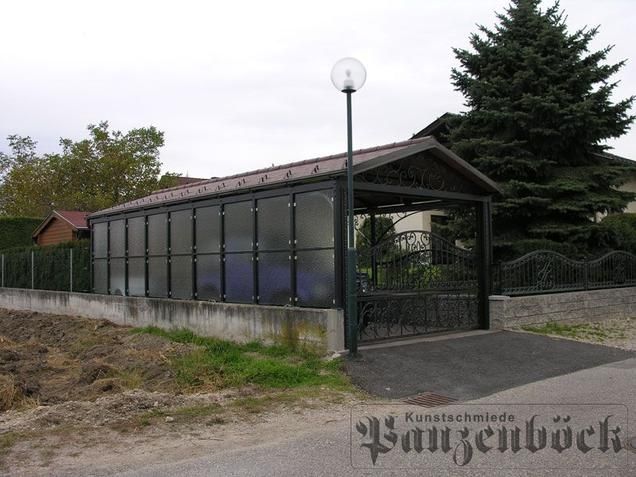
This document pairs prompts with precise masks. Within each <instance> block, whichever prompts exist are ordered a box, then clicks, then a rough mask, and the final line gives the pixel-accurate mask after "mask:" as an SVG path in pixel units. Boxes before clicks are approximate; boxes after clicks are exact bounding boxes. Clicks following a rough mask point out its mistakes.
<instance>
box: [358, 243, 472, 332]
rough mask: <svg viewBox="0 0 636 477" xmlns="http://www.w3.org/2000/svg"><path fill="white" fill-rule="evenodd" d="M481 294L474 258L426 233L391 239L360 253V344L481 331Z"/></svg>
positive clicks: (464, 250)
mask: <svg viewBox="0 0 636 477" xmlns="http://www.w3.org/2000/svg"><path fill="white" fill-rule="evenodd" d="M477 292H478V285H477V265H476V259H475V256H474V254H473V252H471V251H469V250H466V249H463V248H460V247H457V246H455V245H454V244H453V243H451V242H449V241H447V240H445V239H444V238H442V237H440V236H438V235H435V234H433V233H431V232H427V231H408V232H401V233H397V234H391V235H390V236H388V237H386V238H384V239H382V240H381V241H380V242H379V243H378V244H376V245H374V246H371V247H365V248H362V250H359V255H358V329H359V339H360V341H370V340H379V339H386V338H397V337H404V336H411V335H419V334H424V333H432V332H437V331H447V330H464V329H474V328H477V327H478V326H479V319H478V293H477Z"/></svg>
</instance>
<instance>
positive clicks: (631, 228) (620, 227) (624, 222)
mask: <svg viewBox="0 0 636 477" xmlns="http://www.w3.org/2000/svg"><path fill="white" fill-rule="evenodd" d="M595 239H596V241H597V243H598V244H599V246H600V248H602V249H603V251H606V250H625V251H626V252H631V253H634V254H636V214H627V213H626V214H611V215H608V216H607V217H605V218H604V219H603V220H602V221H601V223H600V224H599V230H598V234H597V237H595Z"/></svg>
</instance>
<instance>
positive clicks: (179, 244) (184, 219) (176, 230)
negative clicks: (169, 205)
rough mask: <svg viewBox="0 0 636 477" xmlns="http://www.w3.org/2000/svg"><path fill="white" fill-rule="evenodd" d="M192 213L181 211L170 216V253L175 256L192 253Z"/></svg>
mask: <svg viewBox="0 0 636 477" xmlns="http://www.w3.org/2000/svg"><path fill="white" fill-rule="evenodd" d="M191 216H192V211H190V210H179V211H177V212H172V213H171V214H170V251H171V253H173V254H177V253H191V252H192V219H191V218H190V217H191Z"/></svg>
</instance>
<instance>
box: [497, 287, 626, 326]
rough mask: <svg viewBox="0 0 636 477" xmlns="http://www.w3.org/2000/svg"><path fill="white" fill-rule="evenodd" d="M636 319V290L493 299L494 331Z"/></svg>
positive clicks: (617, 289) (624, 289) (609, 290)
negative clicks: (555, 322) (551, 324)
mask: <svg viewBox="0 0 636 477" xmlns="http://www.w3.org/2000/svg"><path fill="white" fill-rule="evenodd" d="M627 317H636V287H630V288H610V289H606V290H590V291H581V292H569V293H554V294H550V295H533V296H521V297H508V296H491V297H490V325H491V328H504V327H511V326H522V325H532V324H540V323H547V322H550V321H563V322H591V321H602V320H605V319H610V318H627Z"/></svg>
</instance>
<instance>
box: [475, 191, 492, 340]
mask: <svg viewBox="0 0 636 477" xmlns="http://www.w3.org/2000/svg"><path fill="white" fill-rule="evenodd" d="M491 203H492V202H491V199H490V197H488V198H487V199H486V200H483V201H482V202H479V203H478V205H477V207H476V208H477V244H476V245H477V257H478V259H479V266H478V269H477V284H478V288H479V290H478V298H479V305H478V306H479V327H480V328H481V329H484V330H487V329H490V302H489V297H490V282H491V280H490V279H491V263H492V228H491V221H492V217H491Z"/></svg>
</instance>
